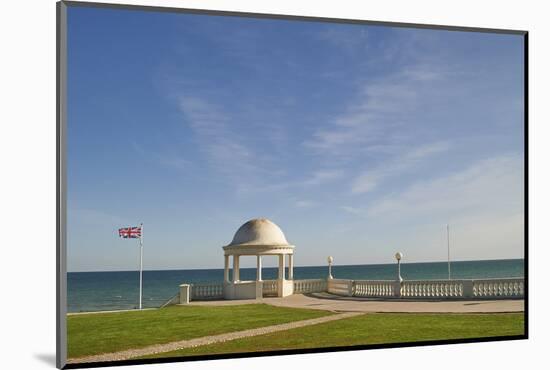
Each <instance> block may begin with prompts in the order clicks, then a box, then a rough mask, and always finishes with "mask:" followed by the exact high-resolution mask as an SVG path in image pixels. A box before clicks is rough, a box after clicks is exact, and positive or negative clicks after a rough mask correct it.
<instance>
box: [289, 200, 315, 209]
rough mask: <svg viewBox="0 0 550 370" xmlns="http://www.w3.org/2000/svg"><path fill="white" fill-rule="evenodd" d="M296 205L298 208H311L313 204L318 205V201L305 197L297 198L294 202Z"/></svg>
mask: <svg viewBox="0 0 550 370" xmlns="http://www.w3.org/2000/svg"><path fill="white" fill-rule="evenodd" d="M294 205H295V206H296V207H297V208H311V207H313V206H316V205H317V202H314V201H311V200H305V199H303V200H297V201H296V202H294Z"/></svg>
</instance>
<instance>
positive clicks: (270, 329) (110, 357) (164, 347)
mask: <svg viewBox="0 0 550 370" xmlns="http://www.w3.org/2000/svg"><path fill="white" fill-rule="evenodd" d="M362 314H363V313H362V312H347V313H341V314H336V315H331V316H324V317H319V318H316V319H309V320H302V321H294V322H289V323H286V324H279V325H271V326H265V327H262V328H256V329H249V330H242V331H237V332H233V333H225V334H218V335H211V336H207V337H201V338H195V339H188V340H180V341H177V342H170V343H165V344H155V345H152V346H148V347H144V348H139V349H129V350H125V351H119V352H113V353H105V354H101V355H94V356H86V357H80V358H74V359H69V360H68V361H67V363H69V364H78V363H87V362H103V361H120V360H128V359H131V358H136V357H142V356H148V355H153V354H156V353H163V352H170V351H176V350H179V349H183V348H192V347H197V346H204V345H207V344H213V343H219V342H225V341H228V340H234V339H240V338H246V337H253V336H256V335H262V334H268V333H274V332H277V331H283V330H289V329H294V328H301V327H304V326H309V325H315V324H321V323H324V322H329V321H334V320H340V319H345V318H348V317H353V316H357V315H362Z"/></svg>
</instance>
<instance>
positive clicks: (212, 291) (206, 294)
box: [191, 283, 223, 301]
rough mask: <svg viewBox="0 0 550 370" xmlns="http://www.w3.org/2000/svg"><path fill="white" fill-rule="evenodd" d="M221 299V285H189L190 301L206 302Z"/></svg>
mask: <svg viewBox="0 0 550 370" xmlns="http://www.w3.org/2000/svg"><path fill="white" fill-rule="evenodd" d="M222 298H223V283H203V284H191V299H192V300H196V301H199V300H208V299H222Z"/></svg>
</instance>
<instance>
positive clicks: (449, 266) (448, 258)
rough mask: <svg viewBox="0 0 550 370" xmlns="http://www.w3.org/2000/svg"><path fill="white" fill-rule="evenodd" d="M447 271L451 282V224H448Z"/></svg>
mask: <svg viewBox="0 0 550 370" xmlns="http://www.w3.org/2000/svg"><path fill="white" fill-rule="evenodd" d="M447 269H448V270H449V280H451V244H450V242H449V224H447Z"/></svg>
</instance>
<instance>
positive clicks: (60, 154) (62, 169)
mask: <svg viewBox="0 0 550 370" xmlns="http://www.w3.org/2000/svg"><path fill="white" fill-rule="evenodd" d="M56 5H57V7H56V12H57V14H56V15H57V63H56V73H57V84H56V88H57V94H56V104H57V109H56V113H57V117H56V118H57V142H56V150H57V158H56V160H57V166H56V168H57V188H56V198H57V218H56V220H57V225H56V227H57V249H56V251H57V261H56V283H57V297H56V306H57V307H56V323H57V335H56V365H57V367H58V368H60V369H79V368H94V367H104V366H125V365H138V364H155V363H168V362H187V361H202V360H219V359H228V358H247V357H264V356H282V355H293V354H308V353H324V352H341V351H357V350H364V349H378V348H404V347H422V346H433V345H445V344H462V343H481V342H496V341H506V340H521V339H528V338H529V335H528V333H529V299H528V296H529V294H528V293H529V289H528V286H529V258H528V241H529V222H528V220H529V206H528V205H529V163H528V157H529V130H528V126H529V124H528V122H529V121H528V117H529V115H528V110H529V109H528V108H529V98H528V81H529V47H528V45H529V42H528V40H529V38H528V34H529V33H528V31H523V30H506V29H492V28H477V27H458V26H444V25H428V24H418V23H400V22H383V21H367V20H357V19H342V18H326V17H313V16H298V15H283V14H265V13H248V12H235V11H220V10H207V9H189V8H173V7H160V6H158V7H157V6H145V5H130V4H109V3H101V2H80V1H60V2H58V3H57V4H56ZM67 7H89V8H110V9H124V10H133V11H154V12H168V13H185V14H199V15H214V16H230V17H251V18H266V19H281V20H296V21H306V22H329V23H345V24H361V25H373V26H387V27H400V28H421V29H432V30H447V31H460V32H482V33H497V34H509V35H522V36H523V38H524V166H525V173H524V189H525V190H524V191H525V198H524V202H525V203H524V221H525V222H524V261H525V262H524V271H525V297H524V301H525V311H524V312H525V321H524V335H518V336H500V337H490V338H468V339H455V340H436V341H424V342H414V343H389V344H378V345H357V346H346V347H326V348H313V349H298V350H281V351H265V352H246V353H235V354H218V355H200V356H192V357H169V358H161V359H147V360H123V361H108V362H96V363H85V364H67V363H66V357H67V338H66V311H67V309H66V307H67V297H66V288H67V285H66V283H67V282H66V272H67V266H66V252H67V249H66V186H67V182H66V154H67V153H66V144H67V143H66V137H65V134H66V130H67V118H66V104H67V96H66V91H67V88H66V82H67V69H66V67H67Z"/></svg>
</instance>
